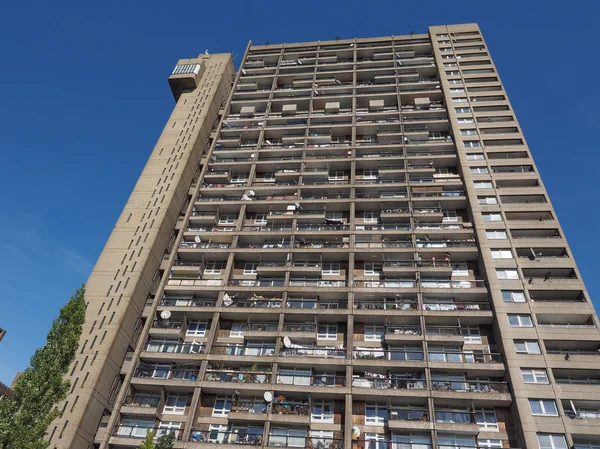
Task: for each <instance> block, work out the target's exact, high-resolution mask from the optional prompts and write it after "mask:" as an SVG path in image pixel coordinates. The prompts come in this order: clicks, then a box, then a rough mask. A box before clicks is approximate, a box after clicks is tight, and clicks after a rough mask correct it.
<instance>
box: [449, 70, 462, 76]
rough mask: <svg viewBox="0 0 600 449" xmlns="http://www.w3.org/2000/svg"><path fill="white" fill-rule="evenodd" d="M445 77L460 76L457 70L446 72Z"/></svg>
mask: <svg viewBox="0 0 600 449" xmlns="http://www.w3.org/2000/svg"><path fill="white" fill-rule="evenodd" d="M446 75H448V76H456V75H460V72H459V71H458V70H446Z"/></svg>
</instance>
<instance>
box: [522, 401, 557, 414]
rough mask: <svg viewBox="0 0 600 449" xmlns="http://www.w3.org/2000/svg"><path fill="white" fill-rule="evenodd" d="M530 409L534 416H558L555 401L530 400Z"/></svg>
mask: <svg viewBox="0 0 600 449" xmlns="http://www.w3.org/2000/svg"><path fill="white" fill-rule="evenodd" d="M529 408H530V409H531V414H532V415H542V416H558V409H557V408H556V402H554V399H530V400H529Z"/></svg>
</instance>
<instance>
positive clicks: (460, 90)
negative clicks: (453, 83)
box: [450, 87, 465, 94]
mask: <svg viewBox="0 0 600 449" xmlns="http://www.w3.org/2000/svg"><path fill="white" fill-rule="evenodd" d="M464 91H465V90H464V89H463V88H462V87H452V88H450V93H452V94H461V93H463V92H464Z"/></svg>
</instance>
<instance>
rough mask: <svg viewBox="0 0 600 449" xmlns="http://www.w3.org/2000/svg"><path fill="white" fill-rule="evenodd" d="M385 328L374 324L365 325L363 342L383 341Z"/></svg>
mask: <svg viewBox="0 0 600 449" xmlns="http://www.w3.org/2000/svg"><path fill="white" fill-rule="evenodd" d="M384 336H385V326H378V325H376V324H365V341H383V339H384Z"/></svg>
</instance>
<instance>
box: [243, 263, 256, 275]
mask: <svg viewBox="0 0 600 449" xmlns="http://www.w3.org/2000/svg"><path fill="white" fill-rule="evenodd" d="M256 267H258V262H246V264H245V265H244V274H246V275H249V274H256Z"/></svg>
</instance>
